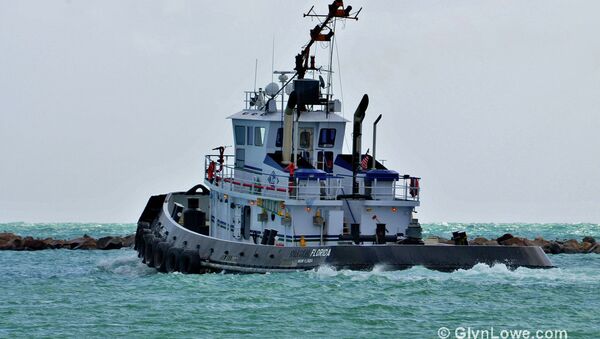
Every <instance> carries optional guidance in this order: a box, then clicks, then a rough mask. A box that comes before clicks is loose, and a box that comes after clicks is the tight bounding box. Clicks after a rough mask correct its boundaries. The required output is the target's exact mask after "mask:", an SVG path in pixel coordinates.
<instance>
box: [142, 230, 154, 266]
mask: <svg viewBox="0 0 600 339" xmlns="http://www.w3.org/2000/svg"><path fill="white" fill-rule="evenodd" d="M154 240H155V239H154V236H153V235H152V234H146V235H144V254H143V258H144V260H143V262H144V263H145V264H146V265H148V267H154V254H153V253H154V252H152V243H154Z"/></svg>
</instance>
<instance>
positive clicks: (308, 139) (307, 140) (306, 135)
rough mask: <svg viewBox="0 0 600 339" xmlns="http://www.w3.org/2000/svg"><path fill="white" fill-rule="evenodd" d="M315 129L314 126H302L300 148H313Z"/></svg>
mask: <svg viewBox="0 0 600 339" xmlns="http://www.w3.org/2000/svg"><path fill="white" fill-rule="evenodd" d="M312 138H313V129H312V128H301V129H300V138H299V139H300V148H304V149H310V148H312Z"/></svg>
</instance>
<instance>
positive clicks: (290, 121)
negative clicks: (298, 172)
mask: <svg viewBox="0 0 600 339" xmlns="http://www.w3.org/2000/svg"><path fill="white" fill-rule="evenodd" d="M294 107H296V91H292V93H290V95H289V96H288V102H287V106H286V108H285V112H284V115H283V143H282V144H283V148H282V150H281V158H282V161H281V163H282V164H284V165H289V164H290V162H291V157H292V134H293V126H294Z"/></svg>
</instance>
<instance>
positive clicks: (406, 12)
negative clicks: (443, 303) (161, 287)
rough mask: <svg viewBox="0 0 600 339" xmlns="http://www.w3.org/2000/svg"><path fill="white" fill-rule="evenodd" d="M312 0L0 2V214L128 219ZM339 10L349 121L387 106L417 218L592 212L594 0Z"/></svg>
mask: <svg viewBox="0 0 600 339" xmlns="http://www.w3.org/2000/svg"><path fill="white" fill-rule="evenodd" d="M313 3H314V4H316V6H315V7H316V9H317V10H320V11H321V12H322V11H324V10H325V8H326V5H327V3H329V1H320V2H319V3H317V2H316V1H267V0H265V1H251V2H250V1H239V2H235V1H212V2H205V1H168V2H158V1H79V0H72V1H9V0H0V222H8V221H33V222H38V221H97V222H133V221H135V220H137V217H138V215H139V213H140V212H141V210H142V209H143V207H144V205H145V203H146V200H147V198H148V196H149V195H151V194H157V193H162V192H169V191H178V190H185V189H187V188H189V187H191V186H193V185H194V184H195V183H198V182H200V181H201V178H202V175H203V172H202V171H203V169H202V164H203V158H202V157H203V155H204V154H205V153H207V151H208V150H209V148H212V147H215V146H217V145H222V144H231V138H232V136H231V131H230V122H229V121H228V120H225V117H226V116H228V115H230V114H232V113H234V112H236V111H239V110H240V109H241V108H242V105H243V103H242V99H243V91H244V90H248V89H251V88H252V86H253V83H254V62H255V59H256V58H258V59H259V77H258V84H259V86H264V85H266V84H267V83H268V82H270V80H271V75H270V70H271V51H272V41H273V37H275V41H276V43H275V69H291V68H293V56H294V55H295V54H296V53H298V52H299V50H300V46H301V45H302V44H304V43H305V42H306V41H307V40H308V29H310V28H312V27H313V26H314V25H315V22H311V20H310V19H308V18H302V13H303V12H304V11H306V10H308V9H309V8H310V6H311V5H312V4H313ZM346 3H347V4H351V5H353V6H354V7H355V8H358V7H360V6H363V7H364V9H363V12H362V13H361V16H360V20H359V21H358V22H348V23H347V24H346V25H345V26H343V25H338V33H337V39H338V40H337V42H338V50H339V58H340V63H341V64H340V70H341V72H338V73H337V74H336V84H335V85H334V86H336V88H337V89H338V90H337V91H336V94H337V96H338V98H339V97H340V96H341V92H340V91H339V85H338V84H337V81H338V80H339V77H338V75H340V74H341V79H342V82H343V83H342V85H343V101H344V109H345V115H346V117H347V118H349V117H350V116H351V114H352V112H353V111H354V109H355V107H356V105H357V104H358V101H359V100H360V97H361V95H362V94H363V93H368V94H369V96H370V99H371V102H370V106H369V109H368V111H367V118H366V124H365V127H366V131H365V136H364V138H363V140H364V141H365V142H366V143H367V144H366V145H364V146H363V147H364V148H367V147H369V148H370V147H371V145H370V143H371V142H370V140H371V127H370V126H371V124H372V121H373V119H374V118H375V117H376V116H377V114H379V113H382V114H383V120H382V122H381V123H380V129H379V131H378V135H379V136H380V143H379V145H378V155H379V157H381V158H383V159H387V165H388V166H389V167H392V168H394V169H396V170H398V171H399V172H401V173H409V174H412V175H418V176H421V177H422V178H423V180H422V187H423V196H422V207H421V208H419V217H420V219H421V220H423V221H448V222H452V221H465V222H469V221H472V222H476V221H481V222H485V221H490V222H513V221H515V222H519V221H521V222H600V180H599V179H598V174H599V173H600V141H599V140H600V138H599V136H598V132H599V131H600V110H599V107H600V95H599V93H600V41H599V38H598V32H600V20H598V13H600V2H598V1H595V0H591V1H548V0H543V1H542V0H539V1H423V0H415V1H387V2H383V1H369V2H368V3H367V1H346ZM320 55H323V54H320ZM319 58H320V59H319ZM334 59H336V58H335V57H334ZM319 60H320V61H321V62H322V63H324V62H325V58H324V57H320V56H318V60H317V61H319ZM335 68H336V69H337V65H336V66H335Z"/></svg>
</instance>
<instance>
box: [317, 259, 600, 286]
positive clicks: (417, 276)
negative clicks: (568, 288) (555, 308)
mask: <svg viewBox="0 0 600 339" xmlns="http://www.w3.org/2000/svg"><path fill="white" fill-rule="evenodd" d="M307 274H309V275H310V276H311V277H312V278H315V279H319V280H328V279H349V280H351V281H363V280H369V279H377V280H379V279H383V280H388V281H397V282H457V283H465V284H486V283H494V284H511V285H538V284H544V285H554V284H556V285H565V284H581V283H590V284H593V283H595V282H597V281H598V279H600V270H598V269H590V270H575V269H569V268H551V269H531V268H524V267H519V268H517V269H515V270H511V269H509V268H508V267H507V266H506V265H504V264H496V265H486V264H477V265H475V266H474V267H473V268H471V269H459V270H456V271H453V272H439V271H434V270H430V269H427V268H425V267H422V266H415V267H412V268H409V269H406V270H400V271H398V270H397V271H389V270H386V269H385V266H376V267H375V268H374V269H373V270H371V271H352V270H336V269H335V268H333V267H331V266H321V267H319V268H317V269H315V270H312V271H308V273H307Z"/></svg>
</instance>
